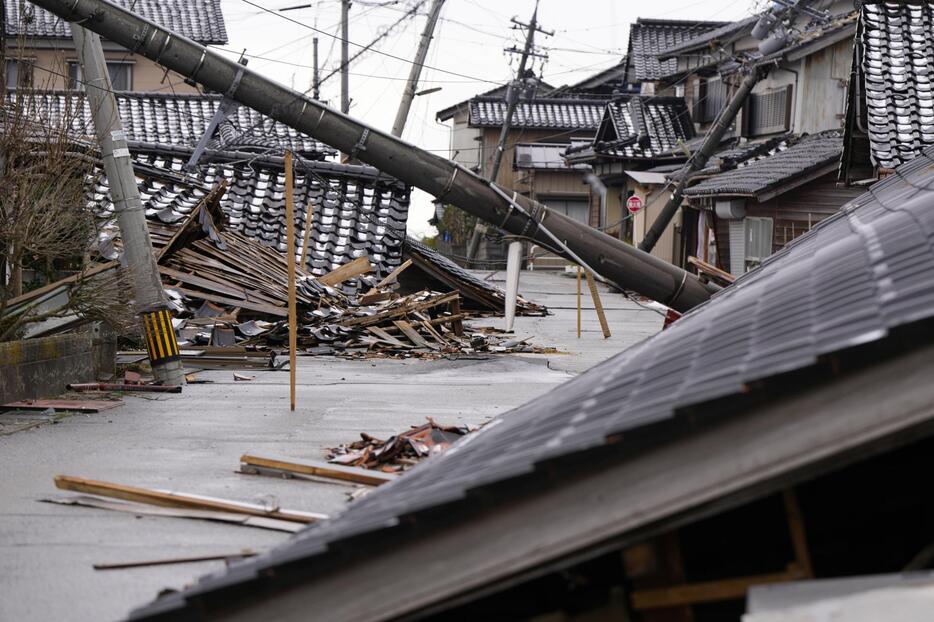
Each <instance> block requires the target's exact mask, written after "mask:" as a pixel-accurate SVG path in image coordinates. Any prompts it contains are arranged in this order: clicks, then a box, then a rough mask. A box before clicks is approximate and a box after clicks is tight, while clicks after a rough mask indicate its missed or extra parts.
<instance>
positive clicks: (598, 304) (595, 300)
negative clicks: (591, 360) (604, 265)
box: [585, 272, 610, 339]
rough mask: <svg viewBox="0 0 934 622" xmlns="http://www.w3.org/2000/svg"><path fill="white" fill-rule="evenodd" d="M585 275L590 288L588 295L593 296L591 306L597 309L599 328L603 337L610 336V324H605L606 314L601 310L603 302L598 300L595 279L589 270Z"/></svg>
mask: <svg viewBox="0 0 934 622" xmlns="http://www.w3.org/2000/svg"><path fill="white" fill-rule="evenodd" d="M585 274H586V275H587V287H589V288H590V297H591V298H593V307H594V309H596V310H597V318H598V319H599V320H600V328H601V329H602V330H603V338H604V339H609V338H610V325H609V324H607V321H606V314H605V313H604V312H603V303H602V302H601V301H600V292H598V291H597V281H596V280H595V279H594V278H593V275H592V274H590V272H586V273H585Z"/></svg>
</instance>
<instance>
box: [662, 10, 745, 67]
mask: <svg viewBox="0 0 934 622" xmlns="http://www.w3.org/2000/svg"><path fill="white" fill-rule="evenodd" d="M758 20H759V16H758V15H752V16H750V17H746V18H744V19H741V20H739V21H735V22H729V23H727V24H724V25H722V26H719V27H717V28H713V29H711V30H708V31H706V32H704V33H701V34H697V35H695V36H693V37H691V38H689V39H684V40H682V41H680V42H678V43H673V44H672V45H670V46H668V47H666V48H662V49H660V50H659V51H658V56H659V58H662V59H668V58H672V57H674V56H678V55H680V54H685V53H688V52H693V51H695V50H702V49H706V48H708V47H709V46H710V45H711V44H713V43H714V42H722V41H723V40H724V39H730V38H732V37H737V36H740V35H741V34H743V33H748V32H750V31H751V30H752V27H753V26H755V25H756V22H757V21H758Z"/></svg>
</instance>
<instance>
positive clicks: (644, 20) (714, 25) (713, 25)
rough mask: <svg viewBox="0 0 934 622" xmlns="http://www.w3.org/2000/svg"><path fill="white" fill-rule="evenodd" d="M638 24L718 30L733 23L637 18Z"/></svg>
mask: <svg viewBox="0 0 934 622" xmlns="http://www.w3.org/2000/svg"><path fill="white" fill-rule="evenodd" d="M635 23H637V24H643V25H656V24H657V25H664V26H688V27H690V26H710V27H711V28H717V27H719V26H726V25H727V24H729V23H731V22H728V21H720V20H703V19H665V18H663V17H637V18H636V22H635Z"/></svg>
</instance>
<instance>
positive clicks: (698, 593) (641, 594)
mask: <svg viewBox="0 0 934 622" xmlns="http://www.w3.org/2000/svg"><path fill="white" fill-rule="evenodd" d="M803 578H804V576H803V575H802V573H801V572H795V571H791V572H780V573H776V574H764V575H755V576H750V577H738V578H735V579H723V580H720V581H705V582H703V583H686V584H684V585H675V586H672V587H663V588H659V589H655V590H638V591H635V592H633V593H632V596H631V598H632V607H633V609H637V610H643V609H661V608H663V607H677V606H681V605H697V604H699V603H714V602H719V601H723V600H733V599H737V598H744V597H745V596H746V591H747V590H748V589H749V588H750V587H752V586H753V585H762V584H764V583H784V582H787V581H796V580H798V579H803Z"/></svg>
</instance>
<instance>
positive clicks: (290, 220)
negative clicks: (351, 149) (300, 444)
mask: <svg viewBox="0 0 934 622" xmlns="http://www.w3.org/2000/svg"><path fill="white" fill-rule="evenodd" d="M293 175H294V171H293V169H292V152H291V151H286V152H285V223H286V241H285V246H286V249H285V254H286V257H287V258H288V260H289V410H291V411H292V412H295V350H296V349H297V348H298V318H297V317H296V314H297V313H296V310H295V187H294V180H293Z"/></svg>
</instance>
